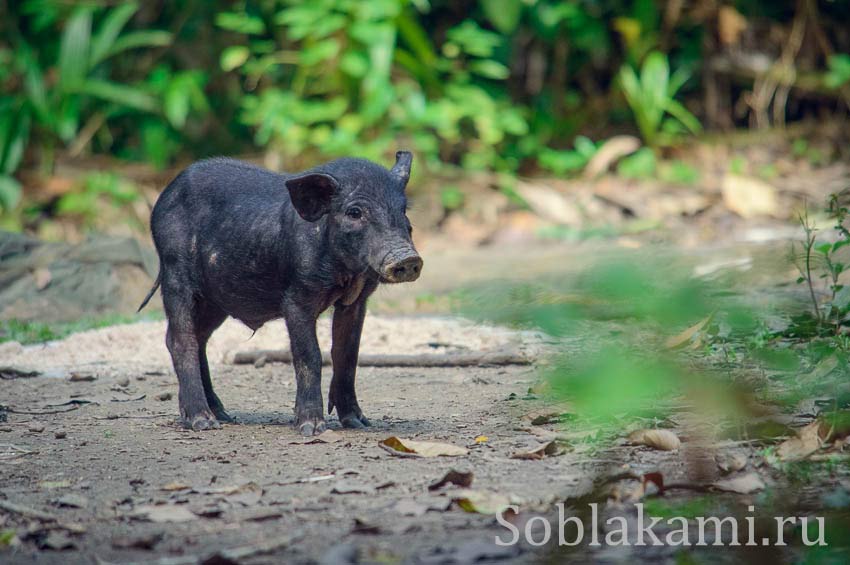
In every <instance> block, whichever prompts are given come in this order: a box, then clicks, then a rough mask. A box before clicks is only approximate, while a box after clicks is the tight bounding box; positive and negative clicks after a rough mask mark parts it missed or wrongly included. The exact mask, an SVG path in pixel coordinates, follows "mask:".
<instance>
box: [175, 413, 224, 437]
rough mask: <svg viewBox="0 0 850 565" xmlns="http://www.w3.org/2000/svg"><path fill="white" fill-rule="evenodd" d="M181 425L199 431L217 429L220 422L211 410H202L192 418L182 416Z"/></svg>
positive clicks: (219, 426)
mask: <svg viewBox="0 0 850 565" xmlns="http://www.w3.org/2000/svg"><path fill="white" fill-rule="evenodd" d="M183 426H184V427H186V428H189V429H192V430H195V431H196V432H200V431H203V430H218V429H220V428H221V422H219V421H218V420H216V417H215V416H214V415H213V413H212V412H210V411H209V410H203V411H201V412H199V413H198V414H196V415H195V416H193V417H192V418H183Z"/></svg>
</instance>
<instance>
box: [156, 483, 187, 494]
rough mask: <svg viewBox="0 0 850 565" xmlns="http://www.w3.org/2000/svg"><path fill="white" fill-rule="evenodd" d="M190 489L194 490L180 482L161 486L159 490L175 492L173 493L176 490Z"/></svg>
mask: <svg viewBox="0 0 850 565" xmlns="http://www.w3.org/2000/svg"><path fill="white" fill-rule="evenodd" d="M190 488H192V487H190V486H189V485H187V484H184V483H181V482H180V481H172V482H170V483H168V484H167V485H163V486H161V487H160V488H159V490H164V491H166V492H173V491H176V490H186V489H190Z"/></svg>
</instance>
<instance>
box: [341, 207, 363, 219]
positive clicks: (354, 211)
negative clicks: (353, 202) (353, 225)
mask: <svg viewBox="0 0 850 565" xmlns="http://www.w3.org/2000/svg"><path fill="white" fill-rule="evenodd" d="M345 215H346V216H348V217H349V218H351V219H353V220H359V219H360V218H362V217H363V210H361V209H360V208H358V207H357V206H352V207H351V208H349V209H348V210H346V211H345Z"/></svg>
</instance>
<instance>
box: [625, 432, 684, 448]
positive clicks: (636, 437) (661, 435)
mask: <svg viewBox="0 0 850 565" xmlns="http://www.w3.org/2000/svg"><path fill="white" fill-rule="evenodd" d="M628 440H629V443H632V444H634V445H646V446H648V447H652V448H654V449H660V450H662V451H674V450H676V449H679V446H680V445H681V442H680V441H679V438H678V437H677V436H676V434H674V433H673V432H671V431H670V430H636V431H634V432H632V433H630V434H629V437H628Z"/></svg>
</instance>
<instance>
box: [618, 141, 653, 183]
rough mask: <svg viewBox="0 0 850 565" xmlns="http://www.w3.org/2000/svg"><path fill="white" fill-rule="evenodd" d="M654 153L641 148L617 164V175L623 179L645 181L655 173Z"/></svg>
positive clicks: (646, 148) (647, 148)
mask: <svg viewBox="0 0 850 565" xmlns="http://www.w3.org/2000/svg"><path fill="white" fill-rule="evenodd" d="M655 166H656V161H655V153H654V152H653V151H652V149H650V148H649V147H642V148H641V149H638V150H637V151H636V152H635V153H632V154H631V155H629V156H628V157H625V158H624V159H622V160H621V161H620V162H619V163H617V173H618V174H619V175H620V176H622V177H625V178H632V179H645V178H648V177H651V176H652V175H653V174H654V173H655Z"/></svg>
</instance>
